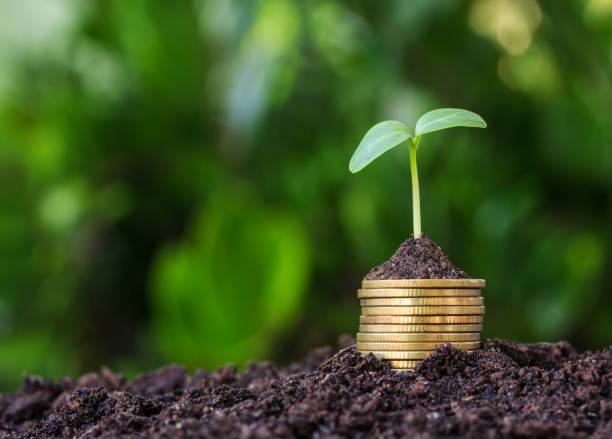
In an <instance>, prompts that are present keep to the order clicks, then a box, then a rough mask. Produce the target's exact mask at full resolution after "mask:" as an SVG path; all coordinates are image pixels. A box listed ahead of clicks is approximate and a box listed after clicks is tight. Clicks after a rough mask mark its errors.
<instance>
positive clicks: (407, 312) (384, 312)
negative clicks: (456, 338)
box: [361, 306, 485, 316]
mask: <svg viewBox="0 0 612 439" xmlns="http://www.w3.org/2000/svg"><path fill="white" fill-rule="evenodd" d="M484 312H485V307H484V306H362V307H361V314H363V315H364V316H439V315H473V314H484Z"/></svg>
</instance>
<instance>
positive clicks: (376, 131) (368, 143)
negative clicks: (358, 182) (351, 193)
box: [349, 120, 410, 173]
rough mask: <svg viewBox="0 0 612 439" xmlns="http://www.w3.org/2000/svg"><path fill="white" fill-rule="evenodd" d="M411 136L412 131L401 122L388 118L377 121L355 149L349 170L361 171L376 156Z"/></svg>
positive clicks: (353, 171)
mask: <svg viewBox="0 0 612 439" xmlns="http://www.w3.org/2000/svg"><path fill="white" fill-rule="evenodd" d="M409 138H410V131H409V130H408V128H406V125H404V124H403V123H401V122H397V121H394V120H386V121H384V122H380V123H377V124H376V125H374V126H373V127H372V128H370V130H369V131H368V132H367V133H366V135H365V136H364V137H363V139H362V140H361V143H360V144H359V146H358V147H357V149H356V150H355V153H354V154H353V157H352V158H351V162H350V163H349V170H350V171H351V172H352V173H355V172H358V171H361V170H362V169H363V168H365V167H366V166H367V165H368V164H369V163H370V162H372V161H373V160H374V159H375V158H376V157H378V156H379V155H381V154H382V153H383V152H385V151H388V150H390V149H391V148H393V147H394V146H397V145H399V144H400V143H402V142H403V141H405V140H407V139H409Z"/></svg>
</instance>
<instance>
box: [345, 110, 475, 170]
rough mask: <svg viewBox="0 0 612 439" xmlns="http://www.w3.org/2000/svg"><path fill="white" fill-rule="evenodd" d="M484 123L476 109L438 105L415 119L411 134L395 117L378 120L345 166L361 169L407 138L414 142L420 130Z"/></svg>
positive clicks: (471, 125)
mask: <svg viewBox="0 0 612 439" xmlns="http://www.w3.org/2000/svg"><path fill="white" fill-rule="evenodd" d="M486 126H487V124H486V122H485V121H484V120H483V119H482V117H480V116H479V115H477V114H476V113H472V112H471V111H467V110H461V109H458V108H440V109H437V110H433V111H430V112H429V113H425V114H424V115H423V116H421V118H420V119H419V120H418V121H417V124H416V129H415V135H414V136H412V134H411V133H410V130H409V129H408V128H407V127H406V125H404V124H403V123H401V122H397V121H395V120H387V121H385V122H380V123H378V124H376V125H374V126H373V127H372V128H370V130H369V131H368V132H367V133H366V135H365V136H364V137H363V139H362V140H361V143H360V144H359V146H358V147H357V149H356V150H355V153H354V154H353V157H352V158H351V162H350V164H349V170H350V171H351V172H353V173H355V172H358V171H360V170H362V169H363V168H365V167H366V166H367V165H368V164H370V163H371V162H372V161H374V159H376V158H377V157H378V156H379V155H381V154H382V153H384V152H385V151H388V150H390V149H391V148H393V147H395V146H397V145H399V144H400V143H402V142H404V141H406V140H408V139H412V140H413V141H414V142H416V143H417V144H418V140H419V139H420V137H421V136H422V135H423V134H427V133H431V132H433V131H439V130H444V129H446V128H452V127H477V128H485V127H486Z"/></svg>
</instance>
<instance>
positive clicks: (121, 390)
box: [0, 340, 612, 438]
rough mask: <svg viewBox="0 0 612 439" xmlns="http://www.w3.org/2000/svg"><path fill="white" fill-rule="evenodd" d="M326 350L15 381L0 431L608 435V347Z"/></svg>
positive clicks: (611, 422)
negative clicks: (394, 359)
mask: <svg viewBox="0 0 612 439" xmlns="http://www.w3.org/2000/svg"><path fill="white" fill-rule="evenodd" d="M332 353H333V351H332V349H331V348H329V347H328V348H321V349H317V350H315V351H313V352H312V353H311V354H310V355H309V356H308V357H307V358H305V359H304V360H303V361H302V362H300V363H296V364H292V365H290V366H289V367H286V368H281V369H279V368H277V367H275V366H274V365H272V364H270V363H253V364H249V365H247V366H246V369H245V371H244V372H243V373H237V372H236V368H235V367H233V366H226V367H222V368H220V369H219V370H217V371H216V372H206V371H202V370H199V371H196V372H195V373H194V374H193V375H188V374H186V373H185V369H184V368H183V367H181V366H177V365H171V366H167V367H164V368H162V369H159V370H156V371H153V372H150V373H147V374H144V375H141V376H139V377H137V378H135V379H134V380H133V381H131V382H126V380H125V379H124V378H123V377H122V376H121V375H118V374H115V373H113V372H111V371H110V370H108V369H103V370H102V371H101V373H94V374H88V375H85V376H83V377H81V378H79V379H76V380H75V379H72V378H64V379H62V380H60V381H59V382H53V381H51V380H47V379H42V378H37V377H26V378H25V381H24V383H23V386H22V387H21V388H20V389H19V390H18V391H17V392H15V393H10V394H4V395H2V396H0V437H2V438H48V437H64V438H72V437H83V438H92V437H130V438H145V437H146V438H149V437H150V438H162V437H163V438H182V437H190V438H194V437H198V438H199V437H206V438H208V437H222V438H273V437H274V438H277V437H280V438H283V437H286V438H294V437H297V438H307V437H330V438H331V437H334V438H339V437H356V438H372V437H380V438H391V437H418V438H441V437H444V438H446V437H458V438H459V437H460V438H475V437H483V438H508V437H513V438H514V437H520V438H585V437H595V438H610V437H612V353H611V351H610V349H609V348H608V349H605V350H603V351H601V352H597V353H591V352H586V353H577V352H576V351H575V350H574V349H573V348H572V346H570V345H569V344H568V343H566V342H559V343H555V344H546V343H543V344H534V345H523V344H518V343H513V342H509V341H504V340H485V341H484V342H483V349H482V350H480V351H477V352H475V353H473V354H468V353H466V352H463V351H459V350H456V349H454V348H452V347H451V346H444V347H442V348H439V349H438V350H437V351H436V352H435V354H433V355H432V356H430V357H429V358H427V359H426V360H424V361H423V362H421V363H420V364H419V365H418V366H417V367H416V369H414V371H410V372H404V373H396V372H393V371H391V370H390V368H389V366H388V365H386V364H385V363H382V362H380V361H378V360H377V359H376V358H374V357H373V356H371V355H369V356H367V357H362V356H360V355H359V354H358V353H357V352H356V351H355V350H354V349H353V348H351V349H348V350H346V351H344V352H342V353H340V354H338V355H337V356H335V357H334V358H333V359H332V360H331V361H329V362H328V363H327V364H326V365H325V366H323V367H319V365H321V364H322V363H323V362H324V361H325V360H326V359H328V358H329V357H330V356H331V355H332Z"/></svg>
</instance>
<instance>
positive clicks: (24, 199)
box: [0, 0, 612, 390]
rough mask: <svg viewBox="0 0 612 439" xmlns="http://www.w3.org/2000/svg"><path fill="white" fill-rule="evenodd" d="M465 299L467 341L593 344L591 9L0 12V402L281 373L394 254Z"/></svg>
mask: <svg viewBox="0 0 612 439" xmlns="http://www.w3.org/2000/svg"><path fill="white" fill-rule="evenodd" d="M436 107H461V108H467V109H470V110H473V111H475V112H477V113H479V114H481V115H482V116H483V117H484V118H485V120H486V121H487V122H488V124H489V127H488V128H487V129H486V130H467V129H455V130H450V131H446V132H441V133H436V134H433V135H430V136H428V137H427V138H426V139H425V141H424V143H423V144H422V147H421V148H420V153H419V154H420V156H419V166H420V169H419V171H420V176H421V198H422V210H423V212H422V214H423V229H424V231H425V232H426V233H428V234H429V236H430V237H432V238H433V239H434V240H435V241H436V242H437V243H438V244H439V245H440V246H441V247H442V248H443V249H444V250H445V251H446V252H447V253H448V254H449V256H450V258H451V260H452V261H453V262H454V263H455V264H456V265H457V266H459V267H461V268H463V269H464V270H465V271H466V272H467V273H468V274H469V275H471V276H472V277H478V278H485V279H486V280H487V288H486V290H485V291H484V294H485V297H486V303H487V306H488V308H487V317H486V322H485V331H484V335H485V336H487V337H506V338H511V339H515V340H520V341H525V342H533V341H541V340H547V341H556V340H559V339H568V340H570V341H571V342H572V343H574V344H575V345H576V346H578V347H579V348H581V349H598V348H601V347H603V346H606V345H609V344H610V343H611V341H612V318H611V317H610V316H611V313H610V309H611V306H612V296H611V294H610V292H611V291H612V288H611V287H610V285H611V284H612V264H611V262H610V261H611V256H612V255H611V251H612V123H611V122H612V116H611V113H612V112H611V110H612V2H611V1H610V0H588V1H578V0H577V1H571V2H558V1H552V0H550V1H536V0H474V1H459V0H436V1H431V0H411V1H404V0H396V1H383V2H373V1H369V0H352V1H345V2H339V1H325V0H321V1H316V0H308V1H298V0H295V1H293V0H261V1H246V0H245V1H238V0H217V1H215V0H203V1H179V2H172V4H171V5H170V4H169V3H168V2H166V1H163V0H148V1H144V0H130V1H124V0H114V1H106V0H99V1H88V2H83V1H79V0H4V1H2V3H0V183H1V188H0V246H1V252H0V255H1V258H2V259H1V261H2V263H1V264H0V389H1V390H10V389H14V388H15V386H17V385H18V383H19V381H20V379H21V373H22V372H23V371H27V372H28V373H35V374H41V375H45V376H52V377H55V378H57V377H60V376H61V375H63V374H78V373H82V372H84V371H87V370H92V369H98V368H99V366H100V365H108V366H110V367H112V368H115V369H118V370H120V371H123V372H125V373H126V374H127V375H128V376H132V375H133V374H134V373H136V372H138V371H144V370H148V369H151V368H154V367H157V366H159V365H162V364H164V363H167V362H181V363H184V364H187V365H188V366H189V367H198V366H201V367H206V368H215V367H217V366H218V365H220V364H224V363H226V362H234V363H237V364H240V365H242V364H244V362H245V361H246V360H249V359H271V360H274V361H278V362H280V363H287V362H289V361H291V360H294V359H297V358H299V357H300V356H301V355H303V354H304V353H305V352H307V351H308V349H310V348H313V347H316V346H319V345H321V344H324V343H330V342H334V341H335V339H336V337H337V336H338V335H339V334H342V333H354V332H355V331H356V328H357V324H358V315H359V306H358V301H357V299H356V296H355V293H356V289H357V288H358V286H359V283H360V280H361V277H362V276H363V275H364V274H365V273H366V272H367V271H368V270H369V268H370V267H372V266H374V265H377V264H379V263H381V262H382V261H384V260H385V259H386V258H387V257H389V256H390V255H391V254H392V253H393V252H394V250H395V249H396V248H397V247H398V246H399V244H400V243H401V242H402V241H403V240H404V239H405V238H407V237H408V235H409V234H410V233H411V231H412V230H411V224H412V217H411V196H410V185H409V184H410V177H409V165H408V149H407V148H398V149H397V150H393V151H391V152H389V153H387V154H386V155H385V156H383V157H382V158H381V159H379V160H377V161H376V163H375V164H374V165H372V166H370V167H368V168H367V169H366V170H364V171H363V172H361V173H359V174H356V175H350V174H349V172H348V169H347V168H348V162H349V158H350V156H351V154H352V152H353V150H354V148H355V147H356V145H357V144H358V142H359V140H360V139H361V137H362V136H363V134H364V133H365V131H366V130H367V129H368V128H369V127H370V126H371V125H373V124H374V123H376V122H378V121H380V120H384V119H397V120H400V121H403V122H405V123H407V124H410V125H411V126H414V123H415V121H416V119H417V117H418V116H419V115H420V114H422V113H424V112H426V111H428V110H431V109H433V108H436Z"/></svg>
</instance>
